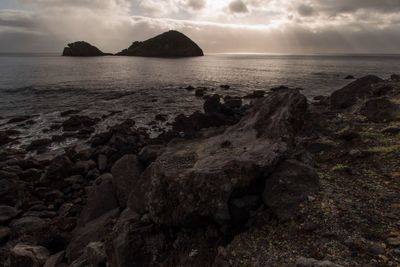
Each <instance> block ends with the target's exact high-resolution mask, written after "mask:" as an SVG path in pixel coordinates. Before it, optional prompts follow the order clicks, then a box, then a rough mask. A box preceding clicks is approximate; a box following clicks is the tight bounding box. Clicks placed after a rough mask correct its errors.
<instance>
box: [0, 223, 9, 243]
mask: <svg viewBox="0 0 400 267" xmlns="http://www.w3.org/2000/svg"><path fill="white" fill-rule="evenodd" d="M10 235H11V230H10V228H8V227H3V226H0V246H1V245H3V244H4V243H6V242H7V241H8V239H9V238H10Z"/></svg>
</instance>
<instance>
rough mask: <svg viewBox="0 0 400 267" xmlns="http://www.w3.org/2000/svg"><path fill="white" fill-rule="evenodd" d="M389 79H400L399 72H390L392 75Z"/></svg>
mask: <svg viewBox="0 0 400 267" xmlns="http://www.w3.org/2000/svg"><path fill="white" fill-rule="evenodd" d="M390 79H391V80H392V81H396V82H398V81H400V75H399V74H392V76H390Z"/></svg>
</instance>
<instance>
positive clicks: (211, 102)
mask: <svg viewBox="0 0 400 267" xmlns="http://www.w3.org/2000/svg"><path fill="white" fill-rule="evenodd" d="M221 107H222V105H221V98H220V97H219V95H217V94H214V95H211V96H210V97H208V98H207V99H206V101H204V104H203V108H204V112H205V113H212V112H219V111H220V110H221Z"/></svg>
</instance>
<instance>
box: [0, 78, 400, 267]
mask: <svg viewBox="0 0 400 267" xmlns="http://www.w3.org/2000/svg"><path fill="white" fill-rule="evenodd" d="M221 88H222V89H229V86H228V85H222V86H221ZM185 89H187V90H188V91H193V94H195V95H196V96H198V97H203V98H204V105H203V110H204V111H203V112H195V113H193V114H192V115H189V116H188V115H183V114H182V115H179V116H177V117H176V118H175V119H174V120H173V121H172V122H171V123H170V125H168V127H167V128H168V130H165V131H163V132H162V134H160V135H159V136H158V137H156V138H150V136H149V134H148V131H146V130H145V129H143V128H141V127H138V126H137V125H136V123H135V121H133V120H130V119H128V120H125V121H121V122H120V124H117V125H115V126H112V127H109V128H108V129H107V131H104V132H101V133H96V132H95V131H94V126H95V125H96V124H97V123H99V120H101V119H93V118H90V117H87V116H85V115H82V114H80V112H79V111H74V110H71V111H67V112H64V113H63V114H61V116H64V117H65V120H64V121H63V123H62V124H60V125H55V126H54V127H58V128H59V129H60V130H61V131H63V132H64V134H61V135H59V136H55V137H54V140H53V138H52V139H50V140H49V139H38V140H35V141H33V142H32V143H31V144H29V145H27V146H25V147H23V148H15V147H13V146H12V145H11V144H13V142H15V139H16V138H17V136H18V134H19V133H18V132H16V131H11V130H8V131H2V132H0V148H1V149H0V263H1V264H2V266H12V267H17V266H18V267H19V266H46V267H53V266H73V267H79V266H82V267H83V266H113V267H114V266H115V267H117V266H122V267H124V266H310V267H311V266H399V264H400V224H399V221H400V220H399V219H400V180H399V179H400V165H399V163H398V158H399V153H400V139H399V138H400V125H399V119H400V79H399V77H398V76H397V75H393V76H392V78H391V79H388V80H382V79H380V78H378V77H376V76H366V77H363V78H360V79H357V80H354V81H353V82H352V83H350V84H349V85H347V86H346V87H344V88H342V89H340V90H338V91H336V92H334V93H333V94H332V95H331V96H329V97H324V96H320V97H316V98H315V99H312V100H310V99H307V98H306V97H305V96H304V95H302V93H301V91H300V90H298V89H290V88H287V87H284V86H281V87H278V88H273V89H271V90H269V91H255V92H251V93H249V94H248V95H246V96H243V97H237V96H229V95H225V96H220V95H217V94H212V93H210V90H206V89H205V88H194V87H191V86H189V87H187V88H185ZM11 120H12V121H11V122H10V123H28V122H29V120H31V117H30V116H24V117H18V118H17V117H16V118H13V119H11ZM154 121H158V122H165V123H166V117H165V116H164V115H163V114H159V115H157V116H156V117H155V118H154ZM68 133H69V134H68ZM70 133H73V134H74V136H78V137H79V138H81V139H82V140H86V141H85V142H84V143H83V144H82V143H80V144H78V145H73V146H67V147H66V148H65V149H64V152H63V153H61V154H58V155H57V156H54V157H50V156H43V155H45V153H44V152H46V151H47V150H48V149H49V146H50V145H51V144H52V142H54V141H55V140H63V138H66V137H67V136H68V135H70ZM65 135H66V136H65Z"/></svg>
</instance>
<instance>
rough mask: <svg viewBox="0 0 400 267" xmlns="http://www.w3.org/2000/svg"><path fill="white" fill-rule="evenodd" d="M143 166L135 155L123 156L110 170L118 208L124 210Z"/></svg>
mask: <svg viewBox="0 0 400 267" xmlns="http://www.w3.org/2000/svg"><path fill="white" fill-rule="evenodd" d="M142 172H143V166H142V164H141V162H140V161H139V159H138V157H137V156H135V155H130V154H128V155H125V156H124V157H122V158H121V159H120V160H118V161H117V162H116V163H115V164H114V166H113V167H112V169H111V173H112V175H113V177H114V186H115V191H116V194H117V198H118V202H119V205H120V207H122V208H125V207H126V202H127V200H128V197H129V194H130V192H131V191H132V189H133V188H134V187H136V186H137V182H138V180H139V177H140V175H141V173H142Z"/></svg>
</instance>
